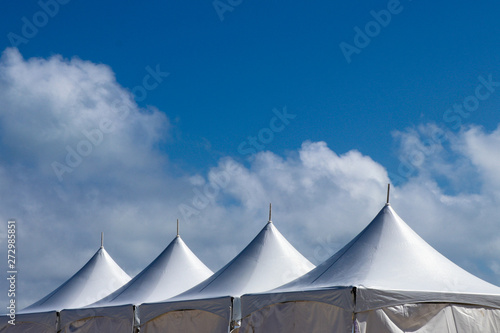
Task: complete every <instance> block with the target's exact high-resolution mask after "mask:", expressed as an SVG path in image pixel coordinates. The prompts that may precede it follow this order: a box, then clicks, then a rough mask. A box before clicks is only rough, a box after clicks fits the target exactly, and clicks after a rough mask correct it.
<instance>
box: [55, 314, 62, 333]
mask: <svg viewBox="0 0 500 333" xmlns="http://www.w3.org/2000/svg"><path fill="white" fill-rule="evenodd" d="M56 332H58V333H59V332H61V312H59V311H56Z"/></svg>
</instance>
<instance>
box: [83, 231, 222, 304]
mask: <svg viewBox="0 0 500 333" xmlns="http://www.w3.org/2000/svg"><path fill="white" fill-rule="evenodd" d="M212 274H213V272H212V271H211V270H210V269H209V268H208V267H207V266H205V264H203V262H201V260H200V259H198V257H197V256H196V255H195V254H194V253H193V252H192V251H191V250H190V249H189V247H188V246H187V245H186V243H184V241H183V240H182V239H181V237H180V236H179V235H177V236H176V237H175V238H174V239H173V240H172V242H170V244H169V245H168V246H167V247H166V248H165V250H163V252H162V253H161V254H160V255H159V256H158V257H157V258H156V259H155V260H154V261H153V262H151V264H149V265H148V266H147V267H146V268H145V269H143V270H142V271H141V272H140V273H139V274H137V275H136V276H135V277H134V278H133V279H132V280H131V281H130V282H128V283H127V284H125V285H124V286H123V287H121V288H120V289H118V290H117V291H115V292H114V293H112V294H111V295H109V296H107V297H105V298H104V299H102V300H100V301H98V302H96V303H94V304H92V305H91V306H110V305H124V304H135V305H137V304H140V303H144V302H159V301H162V300H165V299H167V298H171V297H173V296H175V295H177V294H179V293H181V292H183V291H186V290H187V289H189V288H191V287H193V286H195V285H196V284H198V283H200V282H201V281H203V280H205V279H206V278H208V277H209V276H211V275H212Z"/></svg>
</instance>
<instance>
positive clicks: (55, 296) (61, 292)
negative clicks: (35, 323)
mask: <svg viewBox="0 0 500 333" xmlns="http://www.w3.org/2000/svg"><path fill="white" fill-rule="evenodd" d="M129 280H130V276H128V275H127V273H125V272H124V271H123V270H122V269H121V268H120V266H118V264H117V263H116V262H115V261H114V260H113V259H112V258H111V256H110V255H109V254H108V252H106V250H105V249H104V247H102V246H101V248H100V249H99V250H98V251H97V252H96V253H95V254H94V256H93V257H92V258H91V259H90V260H89V261H88V262H87V263H86V264H85V266H83V267H82V268H81V269H80V270H79V271H78V272H77V273H75V275H73V276H72V277H71V278H70V279H68V280H67V281H66V282H64V283H63V284H62V285H61V286H60V287H59V288H57V289H56V290H54V291H53V292H51V293H50V294H48V295H47V296H45V297H44V298H42V299H41V300H39V301H38V302H35V303H33V304H32V305H30V306H28V307H27V308H25V309H23V310H22V311H21V313H32V312H44V311H60V310H62V309H71V308H80V307H84V306H86V305H88V304H91V303H93V302H95V301H97V300H99V299H101V298H102V297H104V296H106V295H109V294H110V293H112V292H113V291H115V290H116V289H118V288H119V287H121V286H123V285H124V284H125V283H127V282H128V281H129Z"/></svg>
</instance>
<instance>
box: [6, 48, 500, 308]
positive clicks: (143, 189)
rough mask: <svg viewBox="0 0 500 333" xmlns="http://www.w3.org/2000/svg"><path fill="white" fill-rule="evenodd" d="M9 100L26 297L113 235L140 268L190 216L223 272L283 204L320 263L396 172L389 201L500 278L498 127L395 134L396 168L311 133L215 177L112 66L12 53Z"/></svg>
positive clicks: (9, 176)
mask: <svg viewBox="0 0 500 333" xmlns="http://www.w3.org/2000/svg"><path fill="white" fill-rule="evenodd" d="M0 105H1V106H0V142H1V143H0V153H1V156H2V158H1V159H0V184H1V186H0V194H1V196H2V201H1V202H0V219H1V220H3V221H6V220H7V219H8V218H11V217H14V218H16V219H17V220H18V221H19V222H18V224H19V229H18V233H19V243H18V245H19V253H20V254H19V271H20V273H19V277H20V281H19V282H20V284H19V290H20V293H19V294H18V296H19V297H18V299H19V301H20V302H21V304H22V305H28V304H29V303H30V302H33V301H35V300H37V299H38V298H40V297H42V296H44V295H45V294H47V293H48V292H49V291H51V290H52V289H54V288H55V287H57V286H58V284H60V283H62V282H63V281H64V280H65V279H67V278H68V277H69V276H70V275H71V274H72V273H74V272H75V271H76V270H77V269H79V268H80V267H81V266H82V265H83V264H84V262H85V261H86V260H87V259H88V258H90V256H91V255H92V254H93V252H95V251H96V250H97V248H98V245H99V241H100V238H99V233H100V232H101V231H105V232H106V237H105V240H106V241H105V246H106V248H107V249H108V252H110V254H111V255H112V256H113V257H114V258H115V260H116V261H117V262H118V264H120V265H121V266H122V267H123V268H124V269H125V270H126V271H127V272H128V273H129V274H131V275H133V274H135V273H137V272H138V271H139V270H141V269H142V268H144V267H145V266H146V265H147V264H148V263H149V262H150V261H151V260H152V259H154V257H155V256H156V255H158V254H159V253H160V252H161V250H162V249H163V248H164V247H165V246H166V245H167V244H168V243H169V242H170V240H171V239H172V238H173V237H174V235H175V219H176V218H180V219H181V235H183V238H184V239H185V240H186V242H187V243H188V245H189V246H190V247H191V248H192V249H193V251H194V252H195V253H196V254H198V255H199V256H200V258H201V259H202V260H204V261H205V263H206V264H207V265H208V266H209V267H210V268H211V269H213V270H216V269H218V268H220V267H221V266H223V265H224V264H225V263H226V262H227V261H228V260H230V259H232V257H234V256H235V255H236V254H237V252H238V251H239V250H241V249H242V248H243V247H244V246H245V245H246V244H247V243H248V242H249V241H250V240H251V239H252V238H253V237H254V236H255V235H256V234H257V232H258V231H259V230H260V229H261V228H262V227H263V226H264V225H265V223H266V221H267V218H268V215H267V214H268V211H267V206H268V204H269V203H270V202H272V204H273V218H272V219H273V222H274V223H275V225H276V227H277V228H278V229H279V230H280V231H281V232H282V233H283V234H284V235H285V237H287V238H288V239H289V240H290V242H291V243H292V244H293V245H294V246H296V247H297V249H298V250H299V251H301V252H302V253H303V254H304V255H305V256H306V257H307V258H309V259H310V260H311V261H313V262H314V263H315V264H318V263H320V262H321V261H323V260H325V259H326V258H328V256H330V255H331V254H333V253H334V252H335V251H336V250H338V249H340V248H341V247H342V246H343V245H345V244H346V242H348V241H349V240H350V239H351V238H352V237H354V236H355V235H356V234H357V233H358V232H360V231H361V230H362V229H363V228H364V227H365V226H366V225H367V223H368V222H369V221H370V220H371V219H372V218H373V217H374V216H375V215H376V214H377V212H378V211H379V210H380V209H381V208H382V206H383V204H384V203H385V199H386V196H385V194H386V186H387V183H388V182H390V181H392V182H395V183H396V184H397V186H395V187H393V190H392V196H391V202H392V205H393V207H394V208H395V209H396V211H397V212H398V213H399V215H400V216H401V217H402V218H403V219H404V220H405V221H406V222H407V223H408V224H409V225H410V226H411V227H412V228H414V229H415V231H417V232H418V233H419V234H420V235H421V236H422V237H423V238H424V239H426V240H427V241H428V242H429V243H430V244H431V245H433V246H434V247H436V248H437V249H438V250H439V251H441V252H443V254H445V255H446V256H448V257H450V258H451V259H452V260H454V261H455V262H457V263H458V264H459V265H461V266H463V267H464V268H466V269H468V270H470V271H471V272H472V273H475V274H477V275H479V276H480V277H482V278H485V279H487V280H489V281H491V282H493V283H496V284H500V277H499V276H498V271H499V268H498V267H500V260H499V259H498V258H497V257H496V254H497V253H499V251H500V237H498V236H496V235H499V234H500V230H499V229H500V224H499V223H498V209H497V207H498V206H499V204H500V202H499V201H500V196H499V195H498V193H499V189H500V178H499V176H498V172H497V166H498V165H500V163H499V162H500V155H499V153H498V146H499V143H500V130H499V129H497V130H496V131H493V132H491V133H488V132H485V131H484V130H483V129H482V128H480V127H475V126H470V127H469V128H464V129H462V130H461V131H460V132H450V131H448V130H446V129H444V128H440V127H439V126H438V125H435V124H427V125H421V126H419V127H417V128H415V129H399V130H398V129H396V131H395V132H394V138H395V140H396V142H397V143H398V145H399V150H398V154H399V157H400V160H401V166H400V168H399V169H398V170H396V172H393V173H389V172H388V171H387V170H386V168H385V167H384V166H382V165H380V164H379V163H377V162H375V161H374V160H373V159H372V158H371V157H370V156H368V155H366V154H364V153H363V152H360V151H357V150H351V151H348V152H346V153H343V154H338V153H336V152H335V150H334V149H332V147H328V145H327V144H326V143H325V142H304V143H303V144H302V146H301V147H298V148H297V149H296V150H293V151H291V152H289V153H288V154H286V155H284V156H280V155H277V154H275V153H273V152H270V151H262V152H259V153H257V154H256V155H253V156H252V158H251V159H249V160H244V161H242V160H241V159H240V157H234V156H233V157H231V156H226V157H223V158H221V159H220V161H219V163H218V165H216V166H213V167H212V168H211V169H210V170H209V172H208V173H207V174H180V175H179V172H178V169H177V168H176V166H175V165H171V162H170V161H169V160H168V156H167V153H166V152H165V151H164V150H160V149H158V144H159V143H161V142H162V141H164V140H167V139H168V138H169V133H170V130H171V125H170V123H169V120H168V117H167V116H166V113H165V112H164V110H162V111H160V110H157V109H155V108H148V109H142V108H140V107H139V106H138V105H137V104H136V103H135V101H134V98H133V95H132V94H131V93H130V92H129V91H128V90H126V89H124V88H123V87H122V86H120V84H119V83H118V82H116V79H115V77H114V74H113V72H112V70H111V69H110V68H109V67H108V66H106V65H102V64H94V63H91V62H88V61H84V60H81V59H78V58H73V59H64V58H62V57H60V56H53V57H51V58H49V59H39V58H33V59H23V57H22V56H21V55H20V54H19V52H18V51H17V50H16V49H8V50H6V51H5V52H4V53H3V55H2V58H1V60H0ZM171 144H175V142H173V143H171ZM172 170H175V172H172ZM173 175H176V176H173ZM396 178H397V179H396ZM395 179H396V180H397V181H395ZM4 242H5V235H4V237H3V238H2V244H4ZM0 245H1V244H0ZM2 283H5V282H2ZM0 288H3V287H2V285H0Z"/></svg>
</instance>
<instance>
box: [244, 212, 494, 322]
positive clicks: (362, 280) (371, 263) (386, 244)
mask: <svg viewBox="0 0 500 333" xmlns="http://www.w3.org/2000/svg"><path fill="white" fill-rule="evenodd" d="M354 288H355V289H354ZM343 289H351V290H353V291H354V290H355V292H356V295H355V296H356V297H355V302H353V301H346V299H345V298H342V297H340V298H339V297H332V294H334V293H340V294H345V291H343ZM322 290H323V291H324V293H322V292H321V291H322ZM304 291H316V292H315V293H314V299H315V300H317V301H324V302H326V303H330V302H331V301H330V300H331V299H333V300H334V302H337V303H336V304H334V305H337V306H340V307H342V308H345V309H346V310H348V309H349V307H353V308H352V310H353V311H367V310H370V309H375V308H380V307H384V306H392V305H397V304H404V303H416V302H451V303H466V304H476V305H484V306H492V307H497V308H500V288H499V287H497V286H494V285H492V284H490V283H488V282H486V281H483V280H481V279H480V278H478V277H476V276H474V275H472V274H470V273H468V272H467V271H465V270H464V269H462V268H460V267H459V266H457V265H456V264H454V263H453V262H451V261H450V260H448V259H447V258H445V257H444V256H443V255H442V254H440V253H439V252H438V251H436V250H435V249H434V248H432V247H431V246H430V245H429V244H428V243H426V242H425V241H424V240H423V239H422V238H421V237H420V236H418V235H417V234H416V233H415V232H414V231H413V230H412V229H411V228H410V227H409V226H408V225H407V224H406V223H405V222H404V221H403V220H402V219H401V218H400V217H399V216H398V215H397V214H396V212H395V211H394V210H393V209H392V207H391V206H390V205H389V204H386V205H385V206H384V207H383V208H382V210H381V211H380V212H379V213H378V215H377V216H376V217H375V218H374V219H373V221H372V222H371V223H370V224H369V225H368V226H367V227H366V228H365V229H364V230H363V231H362V232H361V233H359V234H358V235H357V236H356V237H355V238H354V239H353V240H352V241H350V242H349V243H348V244H347V245H346V246H344V247H343V248H342V249H341V250H340V251H338V252H337V253H335V254H334V255H333V256H332V257H330V258H329V259H327V260H326V261H325V262H323V263H322V264H320V265H318V267H316V268H315V269H313V270H312V271H310V272H309V273H307V274H305V275H304V276H302V277H300V278H298V279H296V280H294V281H292V282H290V283H288V284H286V285H284V286H281V287H279V288H276V289H275V290H273V291H271V292H270V293H268V294H267V296H264V295H261V296H259V295H249V296H244V297H243V298H242V302H243V305H242V306H243V312H244V315H245V314H248V313H250V312H251V311H254V310H255V309H256V307H257V306H258V307H261V306H262V305H263V304H266V303H268V304H271V303H276V302H277V301H280V302H281V301H286V300H291V299H295V300H299V299H301V298H304V296H301V295H304V294H306V293H304ZM277 294H281V295H280V296H276V295H277ZM340 294H339V295H340ZM271 295H274V296H272V297H271ZM311 295H312V294H311ZM311 295H309V296H307V297H310V296H311ZM323 298H324V299H323ZM266 299H267V301H266ZM339 300H342V303H338V301H339Z"/></svg>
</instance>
